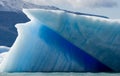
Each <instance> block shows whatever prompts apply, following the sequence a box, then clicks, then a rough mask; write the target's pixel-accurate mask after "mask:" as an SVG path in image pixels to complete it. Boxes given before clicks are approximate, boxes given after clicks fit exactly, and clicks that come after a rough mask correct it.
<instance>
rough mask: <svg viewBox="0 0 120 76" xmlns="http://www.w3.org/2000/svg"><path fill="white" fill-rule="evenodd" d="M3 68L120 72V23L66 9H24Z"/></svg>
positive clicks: (3, 69) (5, 69)
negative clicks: (72, 12)
mask: <svg viewBox="0 0 120 76" xmlns="http://www.w3.org/2000/svg"><path fill="white" fill-rule="evenodd" d="M24 12H25V13H26V14H27V16H28V17H29V18H30V19H31V21H30V22H28V23H24V24H17V25H16V27H17V30H18V34H19V35H18V37H17V40H16V41H15V43H14V45H13V46H12V48H11V50H10V52H9V53H8V56H7V57H6V58H5V60H4V61H3V62H2V64H1V65H0V70H1V71H7V72H21V71H23V72H25V71H30V72H31V71H32V72H37V71H44V72H49V71H92V72H93V71H94V72H95V71H120V66H119V63H120V61H119V59H120V55H119V50H120V48H119V45H120V44H119V39H120V31H119V28H120V22H119V20H110V19H104V18H99V17H89V16H79V15H75V14H70V13H66V12H63V11H52V10H40V9H39V10H38V9H36V10H24Z"/></svg>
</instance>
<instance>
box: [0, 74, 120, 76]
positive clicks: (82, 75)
mask: <svg viewBox="0 0 120 76" xmlns="http://www.w3.org/2000/svg"><path fill="white" fill-rule="evenodd" d="M0 76H120V73H0Z"/></svg>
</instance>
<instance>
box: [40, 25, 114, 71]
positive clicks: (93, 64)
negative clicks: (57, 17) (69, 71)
mask: <svg viewBox="0 0 120 76" xmlns="http://www.w3.org/2000/svg"><path fill="white" fill-rule="evenodd" d="M39 36H40V38H41V39H42V40H44V41H45V42H46V43H47V44H48V45H50V46H53V47H54V48H60V49H61V51H62V52H64V54H68V55H69V56H70V57H71V60H72V59H74V60H75V61H76V62H78V63H79V64H80V63H81V62H82V63H84V64H85V66H84V67H85V70H86V71H90V72H111V71H113V70H112V69H110V68H109V67H107V66H106V65H104V64H103V63H101V62H100V61H98V60H97V59H95V58H94V57H92V56H91V55H89V54H88V53H86V52H85V51H84V50H81V49H80V48H78V47H76V46H75V45H73V44H72V43H70V42H69V41H68V40H66V39H65V38H63V37H62V36H60V35H59V34H58V33H56V32H55V31H53V30H51V29H50V28H48V27H47V26H45V25H43V26H41V28H40V31H39ZM75 71H77V70H75Z"/></svg>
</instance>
